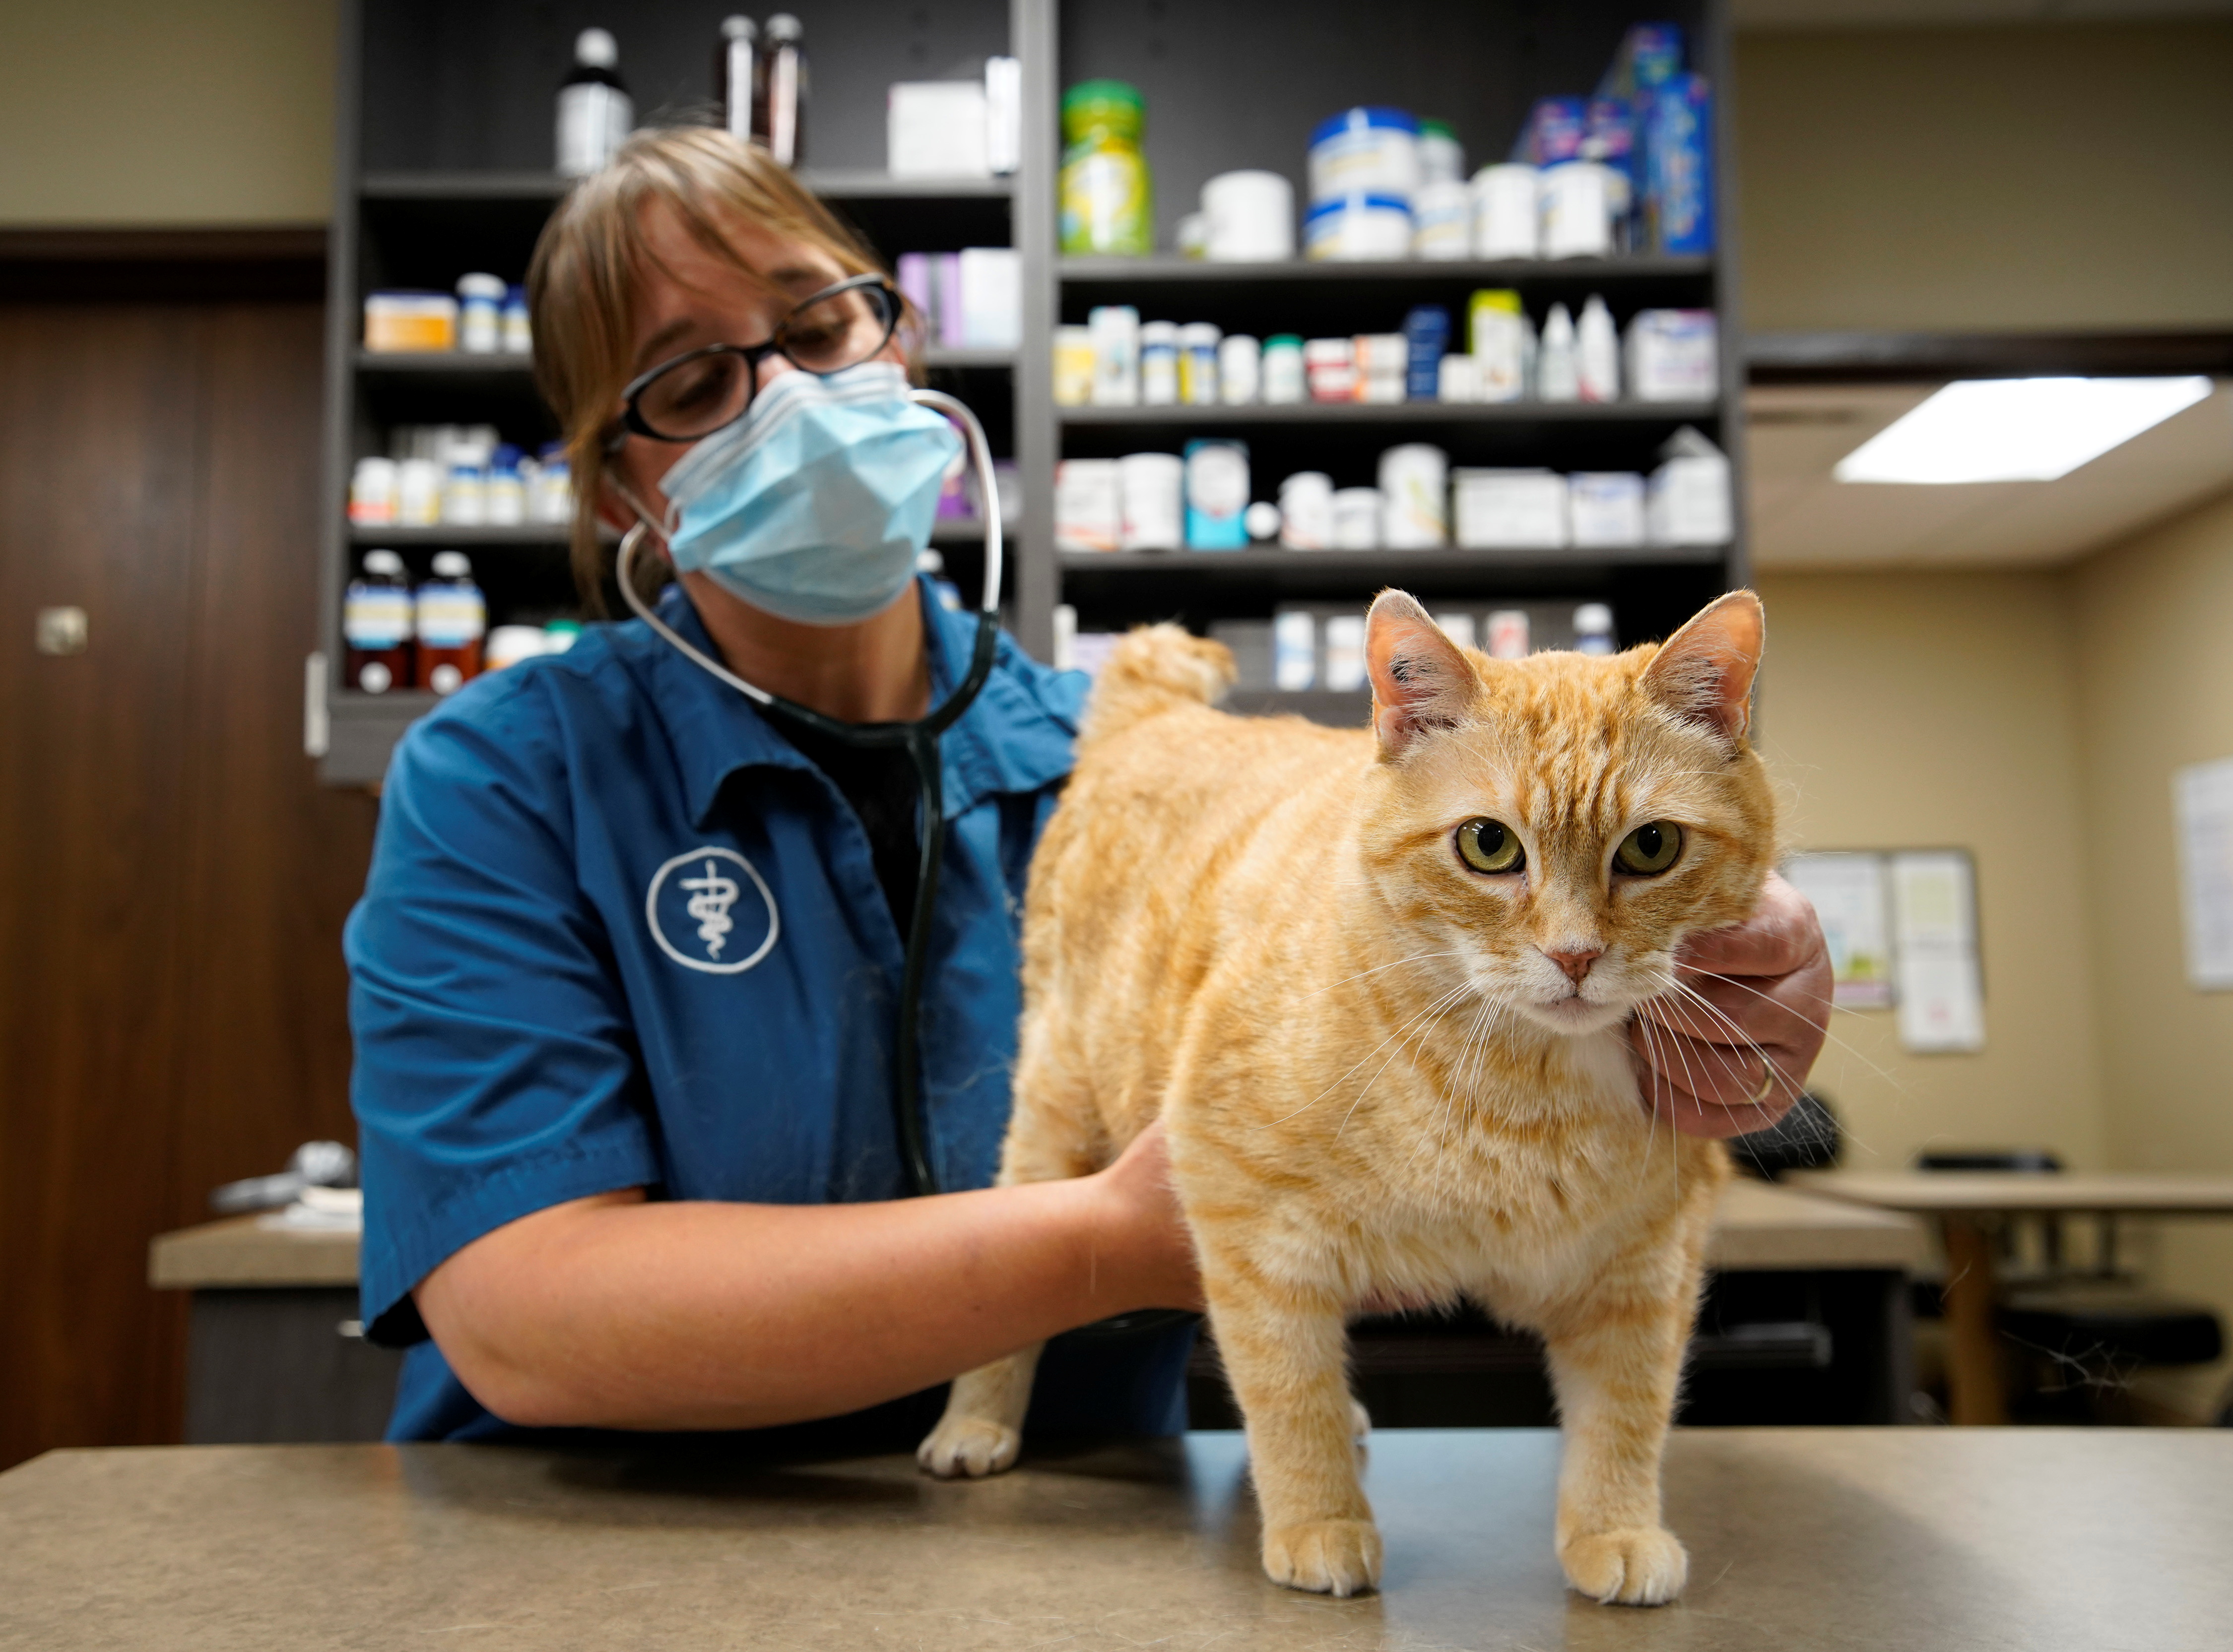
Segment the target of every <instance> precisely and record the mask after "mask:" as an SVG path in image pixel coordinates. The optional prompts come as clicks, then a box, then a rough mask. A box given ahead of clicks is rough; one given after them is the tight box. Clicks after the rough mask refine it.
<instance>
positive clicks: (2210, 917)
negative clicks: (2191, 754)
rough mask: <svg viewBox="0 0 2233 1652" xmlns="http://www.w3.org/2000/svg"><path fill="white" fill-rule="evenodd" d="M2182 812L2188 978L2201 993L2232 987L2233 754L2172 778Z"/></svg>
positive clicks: (2191, 767) (2181, 878)
mask: <svg viewBox="0 0 2233 1652" xmlns="http://www.w3.org/2000/svg"><path fill="white" fill-rule="evenodd" d="M2171 792H2172V796H2173V798H2174V800H2175V802H2176V805H2177V809H2178V872H2179V894H2180V897H2181V900H2180V905H2181V906H2182V907H2184V916H2185V920H2186V979H2187V980H2188V981H2189V982H2190V983H2191V984H2192V985H2193V986H2194V987H2195V988H2196V989H2197V991H2199V992H2224V991H2226V990H2228V989H2229V988H2233V758H2222V759H2220V760H2219V761H2217V762H2216V763H2197V764H2190V765H2189V766H2187V767H2186V768H2184V769H2181V770H2180V771H2178V773H2177V774H2176V775H2175V776H2173V777H2172V780H2171Z"/></svg>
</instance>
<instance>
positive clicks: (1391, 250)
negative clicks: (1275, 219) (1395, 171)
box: [1303, 194, 1411, 263]
mask: <svg viewBox="0 0 2233 1652" xmlns="http://www.w3.org/2000/svg"><path fill="white" fill-rule="evenodd" d="M1303 256H1304V257H1306V258H1315V259H1319V260H1322V261H1324V260H1331V261H1335V262H1341V263H1356V262H1358V261H1362V260H1371V259H1383V258H1408V257H1410V256H1411V208H1410V205H1409V201H1408V199H1399V198H1396V197H1395V196H1393V195H1362V194H1359V195H1347V196H1344V197H1342V198H1340V199H1338V200H1331V201H1326V202H1323V203H1321V204H1320V205H1317V206H1313V207H1312V208H1311V213H1310V216H1309V217H1308V218H1305V219H1304V220H1303Z"/></svg>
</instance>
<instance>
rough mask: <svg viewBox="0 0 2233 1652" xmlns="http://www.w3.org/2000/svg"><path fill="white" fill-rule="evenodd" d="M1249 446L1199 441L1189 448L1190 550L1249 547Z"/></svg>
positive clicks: (1188, 522) (1188, 518)
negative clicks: (1247, 518)
mask: <svg viewBox="0 0 2233 1652" xmlns="http://www.w3.org/2000/svg"><path fill="white" fill-rule="evenodd" d="M1248 499H1249V486H1248V444H1247V443H1246V442H1234V441H1223V440H1216V439H1196V440H1194V441H1190V442H1188V444H1187V445H1186V543H1187V549H1188V550H1247V546H1248V525H1247V521H1246V517H1247V514H1248Z"/></svg>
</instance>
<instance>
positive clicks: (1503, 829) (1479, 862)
mask: <svg viewBox="0 0 2233 1652" xmlns="http://www.w3.org/2000/svg"><path fill="white" fill-rule="evenodd" d="M1458 855H1459V858H1460V859H1462V860H1463V861H1464V862H1465V863H1466V864H1467V865H1468V866H1469V867H1471V868H1473V869H1474V870H1475V871H1476V872H1517V871H1518V870H1520V868H1521V867H1523V866H1525V865H1527V856H1526V855H1523V854H1521V853H1520V837H1519V835H1518V834H1517V833H1515V832H1514V830H1513V829H1512V828H1510V827H1509V826H1507V825H1506V824H1505V823H1503V822H1502V821H1501V820H1469V821H1468V822H1466V823H1465V824H1464V825H1462V826H1461V827H1459V828H1458Z"/></svg>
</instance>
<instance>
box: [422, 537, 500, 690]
mask: <svg viewBox="0 0 2233 1652" xmlns="http://www.w3.org/2000/svg"><path fill="white" fill-rule="evenodd" d="M413 610H414V615H413V630H414V632H415V633H416V634H417V638H418V644H419V647H418V656H419V657H418V660H417V661H416V662H415V663H416V667H417V669H416V671H415V672H414V673H413V680H414V681H415V682H416V683H417V684H418V686H420V687H421V688H431V689H433V691H434V692H435V693H438V694H447V693H452V691H454V690H456V689H458V688H459V687H462V686H464V685H465V682H466V681H467V680H469V679H471V678H473V677H478V676H479V675H480V669H481V638H482V637H483V635H484V634H485V633H486V632H487V630H488V603H487V602H486V600H485V598H483V596H482V595H481V588H480V587H479V586H478V585H476V584H474V583H473V569H472V563H469V562H467V561H466V560H465V553H464V552H463V551H459V550H440V551H437V552H435V553H434V577H433V578H432V579H430V580H428V581H427V582H426V583H425V584H424V585H421V586H420V588H419V592H418V596H417V599H416V601H415V602H414V603H413Z"/></svg>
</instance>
